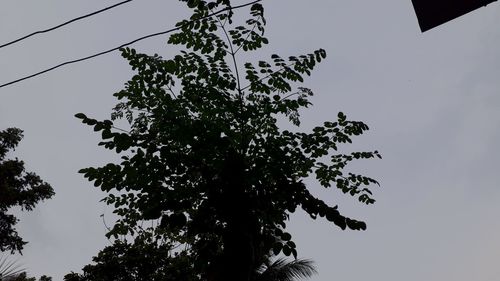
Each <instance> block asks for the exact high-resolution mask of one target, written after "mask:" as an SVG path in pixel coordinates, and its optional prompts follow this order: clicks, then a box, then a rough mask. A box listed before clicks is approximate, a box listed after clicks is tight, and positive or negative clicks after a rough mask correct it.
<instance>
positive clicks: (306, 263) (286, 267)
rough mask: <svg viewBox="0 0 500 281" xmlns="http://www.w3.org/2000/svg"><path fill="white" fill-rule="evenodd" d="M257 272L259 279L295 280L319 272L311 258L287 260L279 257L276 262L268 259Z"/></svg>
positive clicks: (269, 280) (259, 280)
mask: <svg viewBox="0 0 500 281" xmlns="http://www.w3.org/2000/svg"><path fill="white" fill-rule="evenodd" d="M257 273H258V278H257V281H294V280H298V279H301V278H309V277H311V276H312V275H313V274H315V273H317V272H316V269H315V268H314V266H313V265H312V262H311V261H310V260H304V259H296V260H293V261H287V260H285V259H283V258H279V259H277V260H275V261H274V262H269V261H266V263H265V264H263V265H262V266H261V267H260V268H259V270H258V271H257Z"/></svg>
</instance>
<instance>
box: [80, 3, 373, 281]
mask: <svg viewBox="0 0 500 281" xmlns="http://www.w3.org/2000/svg"><path fill="white" fill-rule="evenodd" d="M181 1H182V2H186V3H187V5H188V7H189V8H191V9H192V12H193V13H192V16H191V17H190V18H189V19H187V20H183V21H181V22H179V23H178V24H177V26H179V27H181V29H180V31H179V32H178V33H175V34H173V35H171V36H170V38H169V43H170V44H173V45H179V46H181V47H183V50H182V51H181V52H180V53H179V54H178V55H176V56H174V57H173V58H172V59H163V58H162V57H160V56H158V55H146V54H141V53H138V52H137V51H136V50H134V49H131V48H125V49H122V55H123V57H124V58H126V59H127V60H128V62H129V64H130V65H131V67H132V69H133V70H135V71H136V74H135V75H134V76H133V77H132V79H131V80H130V81H128V82H127V83H126V85H125V89H123V90H121V91H119V92H117V93H115V94H114V95H115V97H117V98H118V99H119V100H120V102H119V103H118V104H117V105H116V107H115V108H114V110H113V113H112V115H111V120H96V119H93V118H90V117H87V116H86V115H85V114H83V113H78V114H76V117H77V118H79V119H81V120H82V122H83V123H85V124H87V125H90V126H93V129H94V131H96V132H100V133H101V134H102V142H100V143H99V145H101V146H103V147H105V148H107V149H110V150H115V151H116V153H118V154H120V155H121V157H122V162H121V163H119V164H114V163H109V164H107V165H105V166H103V167H99V168H93V167H91V168H85V169H82V170H81V171H80V172H81V173H83V175H84V176H85V177H86V178H87V179H88V180H90V181H93V182H94V185H95V186H96V187H100V188H101V189H102V190H103V191H105V192H107V193H108V195H107V196H106V197H105V198H104V201H105V202H106V203H107V204H109V205H113V206H114V208H115V210H114V213H115V214H117V215H118V216H119V219H118V221H117V222H116V224H115V225H114V226H113V227H112V229H111V230H110V231H109V233H108V234H107V236H108V237H110V238H111V237H114V238H115V239H118V238H123V237H124V236H134V235H137V234H138V233H139V234H140V233H142V232H143V231H144V229H143V228H142V225H143V223H144V222H145V221H148V222H149V221H151V222H154V223H156V224H157V227H155V228H154V229H151V230H148V231H150V232H152V233H153V236H154V237H160V238H161V239H162V240H163V241H168V243H169V244H170V245H171V246H173V247H175V249H176V251H175V253H172V255H171V256H170V259H172V262H174V261H179V260H180V261H182V260H183V259H186V260H189V265H190V266H189V268H179V270H181V271H182V270H185V271H186V274H188V273H187V272H188V271H189V272H192V273H189V274H192V275H191V276H195V278H196V280H217V281H226V280H227V281H228V280H256V274H257V271H256V270H255V269H256V268H259V267H260V266H261V265H262V264H263V262H264V261H265V257H267V255H268V254H269V253H270V252H271V253H272V254H273V255H276V256H277V255H280V254H284V255H285V256H290V255H293V256H294V257H295V258H296V257H297V249H296V245H295V243H294V241H292V237H291V235H290V234H289V233H288V232H286V222H287V220H288V218H289V214H290V213H293V212H295V210H296V209H297V207H301V208H302V209H303V210H304V211H305V212H306V213H308V214H309V215H310V216H311V217H312V218H313V219H316V218H317V217H318V216H319V217H323V218H326V219H327V220H328V221H330V222H333V223H334V224H335V225H337V226H338V227H340V228H341V229H346V228H349V229H353V230H364V229H365V228H366V225H365V223H364V222H362V221H358V220H355V219H351V218H349V217H346V216H344V215H343V214H341V213H340V211H339V210H338V207H337V206H334V205H329V204H327V203H326V202H324V201H323V200H321V199H320V198H317V197H316V196H314V195H313V194H312V193H311V192H310V191H309V189H308V188H307V186H306V185H305V184H304V182H303V179H305V178H307V177H309V176H315V178H316V179H317V180H318V182H319V183H320V184H321V185H323V186H324V187H327V188H328V187H331V186H332V185H333V186H336V187H337V188H338V189H340V190H341V191H342V192H343V193H346V194H349V195H352V196H355V197H357V199H358V200H359V201H360V202H362V203H364V204H371V203H373V202H374V199H373V198H372V197H371V194H372V193H371V191H370V189H369V188H368V187H369V186H370V185H371V184H377V182H376V181H375V180H373V179H372V178H370V177H366V176H363V175H358V174H354V173H349V172H347V171H346V167H347V165H348V163H349V162H351V161H353V160H355V159H369V158H374V157H380V155H379V154H378V152H377V151H373V152H352V153H347V154H345V153H340V152H339V149H340V146H341V145H342V144H345V143H351V142H352V137H354V136H358V135H361V134H362V133H363V132H365V131H366V130H368V126H367V125H366V124H364V123H363V122H360V121H350V120H348V119H347V117H346V115H345V114H343V113H342V112H340V113H338V114H337V116H336V120H333V121H327V122H324V123H323V124H322V125H321V126H317V127H315V128H313V129H312V131H311V132H303V131H300V130H298V129H297V130H295V131H290V130H284V129H281V128H280V127H279V126H278V121H284V120H286V119H288V120H289V121H290V122H291V123H292V124H293V125H296V126H297V127H298V126H299V125H300V118H299V117H300V116H299V113H300V112H301V110H303V109H305V108H307V107H308V106H309V105H311V103H310V102H309V98H310V96H312V95H313V92H312V91H311V90H310V89H308V88H305V87H299V86H298V84H299V83H301V82H303V79H304V76H305V75H310V74H311V71H312V70H313V69H314V67H315V66H316V65H317V64H318V63H319V62H321V61H322V60H323V59H324V58H325V57H326V52H325V51H324V50H322V49H319V50H316V51H314V52H312V53H310V54H306V55H300V56H290V57H288V59H284V58H282V57H281V56H279V55H276V54H274V55H272V56H271V58H270V60H269V61H264V60H258V61H257V62H256V63H251V62H247V63H244V64H242V65H241V64H239V63H238V61H239V60H238V55H239V54H241V53H242V52H251V51H256V50H258V49H259V48H261V47H262V46H263V45H265V44H267V43H268V39H267V38H266V37H264V27H265V24H266V20H265V18H264V8H263V6H262V5H261V4H260V3H258V2H259V1H254V2H252V3H249V4H248V5H249V6H250V18H249V19H247V20H246V21H244V22H243V24H241V25H240V24H238V23H236V22H240V21H239V20H238V21H237V20H234V19H233V16H234V7H231V4H230V1H227V0H217V1H212V2H205V1H197V0H188V1H186V0H181ZM217 9H227V10H226V12H224V13H220V14H217V15H215V16H209V15H210V14H211V13H213V11H216V10H217ZM117 119H125V120H127V121H128V124H130V128H128V129H123V128H122V129H119V128H117V126H116V125H115V124H116V122H117V121H118V120H117Z"/></svg>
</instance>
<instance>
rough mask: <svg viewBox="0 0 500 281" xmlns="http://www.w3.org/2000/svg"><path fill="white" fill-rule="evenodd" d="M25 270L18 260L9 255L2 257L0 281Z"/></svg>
mask: <svg viewBox="0 0 500 281" xmlns="http://www.w3.org/2000/svg"><path fill="white" fill-rule="evenodd" d="M24 270H25V269H24V268H21V265H20V264H19V263H18V262H17V261H16V260H10V259H9V257H8V256H7V255H2V256H1V257H0V281H3V280H7V279H9V278H12V277H15V276H16V275H18V274H19V273H21V272H23V271H24Z"/></svg>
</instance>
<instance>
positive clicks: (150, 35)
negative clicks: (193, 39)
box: [0, 0, 262, 88]
mask: <svg viewBox="0 0 500 281" xmlns="http://www.w3.org/2000/svg"><path fill="white" fill-rule="evenodd" d="M261 1H262V0H255V1H252V2H249V3H246V4H242V5H238V6H234V7H226V8H224V9H221V10H219V11H217V12H213V13H211V14H208V15H206V16H203V17H200V18H198V19H195V20H190V21H188V22H187V23H185V24H183V25H181V26H178V27H175V28H171V29H169V30H165V31H162V32H157V33H153V34H149V35H146V36H143V37H140V38H137V39H135V40H133V41H130V42H128V43H124V44H122V45H120V46H118V47H114V48H112V49H109V50H106V51H102V52H99V53H96V54H93V55H90V56H87V57H83V58H79V59H75V60H70V61H66V62H63V63H61V64H58V65H55V66H53V67H50V68H47V69H45V70H42V71H39V72H37V73H34V74H31V75H28V76H25V77H22V78H19V79H16V80H13V81H11V82H8V83H5V84H1V85H0V88H3V87H7V86H9V85H12V84H16V83H19V82H21V81H24V80H27V79H30V78H33V77H36V76H39V75H42V74H44V73H47V72H49V71H52V70H55V69H57V68H60V67H63V66H65V65H69V64H74V63H77V62H81V61H85V60H89V59H92V58H95V57H99V56H102V55H105V54H108V53H111V52H113V51H116V50H119V49H121V48H123V47H126V46H129V45H132V44H134V43H137V42H139V41H142V40H145V39H148V38H151V37H155V36H159V35H164V34H167V33H170V32H174V31H176V30H179V29H181V28H183V27H185V26H187V25H189V24H190V23H192V22H196V21H199V20H203V19H206V18H210V17H213V16H216V15H218V14H221V13H223V12H225V11H229V10H236V9H240V8H243V7H246V6H250V5H252V4H255V3H258V2H261Z"/></svg>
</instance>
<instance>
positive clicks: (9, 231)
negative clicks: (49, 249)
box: [0, 128, 54, 253]
mask: <svg viewBox="0 0 500 281" xmlns="http://www.w3.org/2000/svg"><path fill="white" fill-rule="evenodd" d="M22 138H23V134H22V131H21V130H20V129H17V128H9V129H6V130H3V131H0V251H1V252H3V251H11V252H12V253H14V252H16V251H17V252H21V250H22V249H23V246H24V245H25V244H26V242H25V241H23V240H22V238H21V237H19V235H18V233H17V231H16V230H15V228H14V226H15V225H16V223H17V221H18V220H17V218H16V217H15V216H14V215H12V214H8V213H7V212H8V210H9V209H10V208H12V207H16V206H17V207H21V209H22V210H26V211H31V210H33V208H34V207H35V205H36V204H37V203H38V202H40V201H42V200H45V199H49V198H50V197H52V196H53V195H54V191H53V189H52V187H51V186H50V185H49V184H48V183H46V182H44V181H42V180H41V179H40V177H39V176H37V175H36V174H34V173H31V172H26V171H25V168H24V162H23V161H21V160H19V159H17V158H15V159H7V153H8V152H9V151H11V150H14V149H15V148H16V147H17V145H18V144H19V142H20V141H21V139H22Z"/></svg>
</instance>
